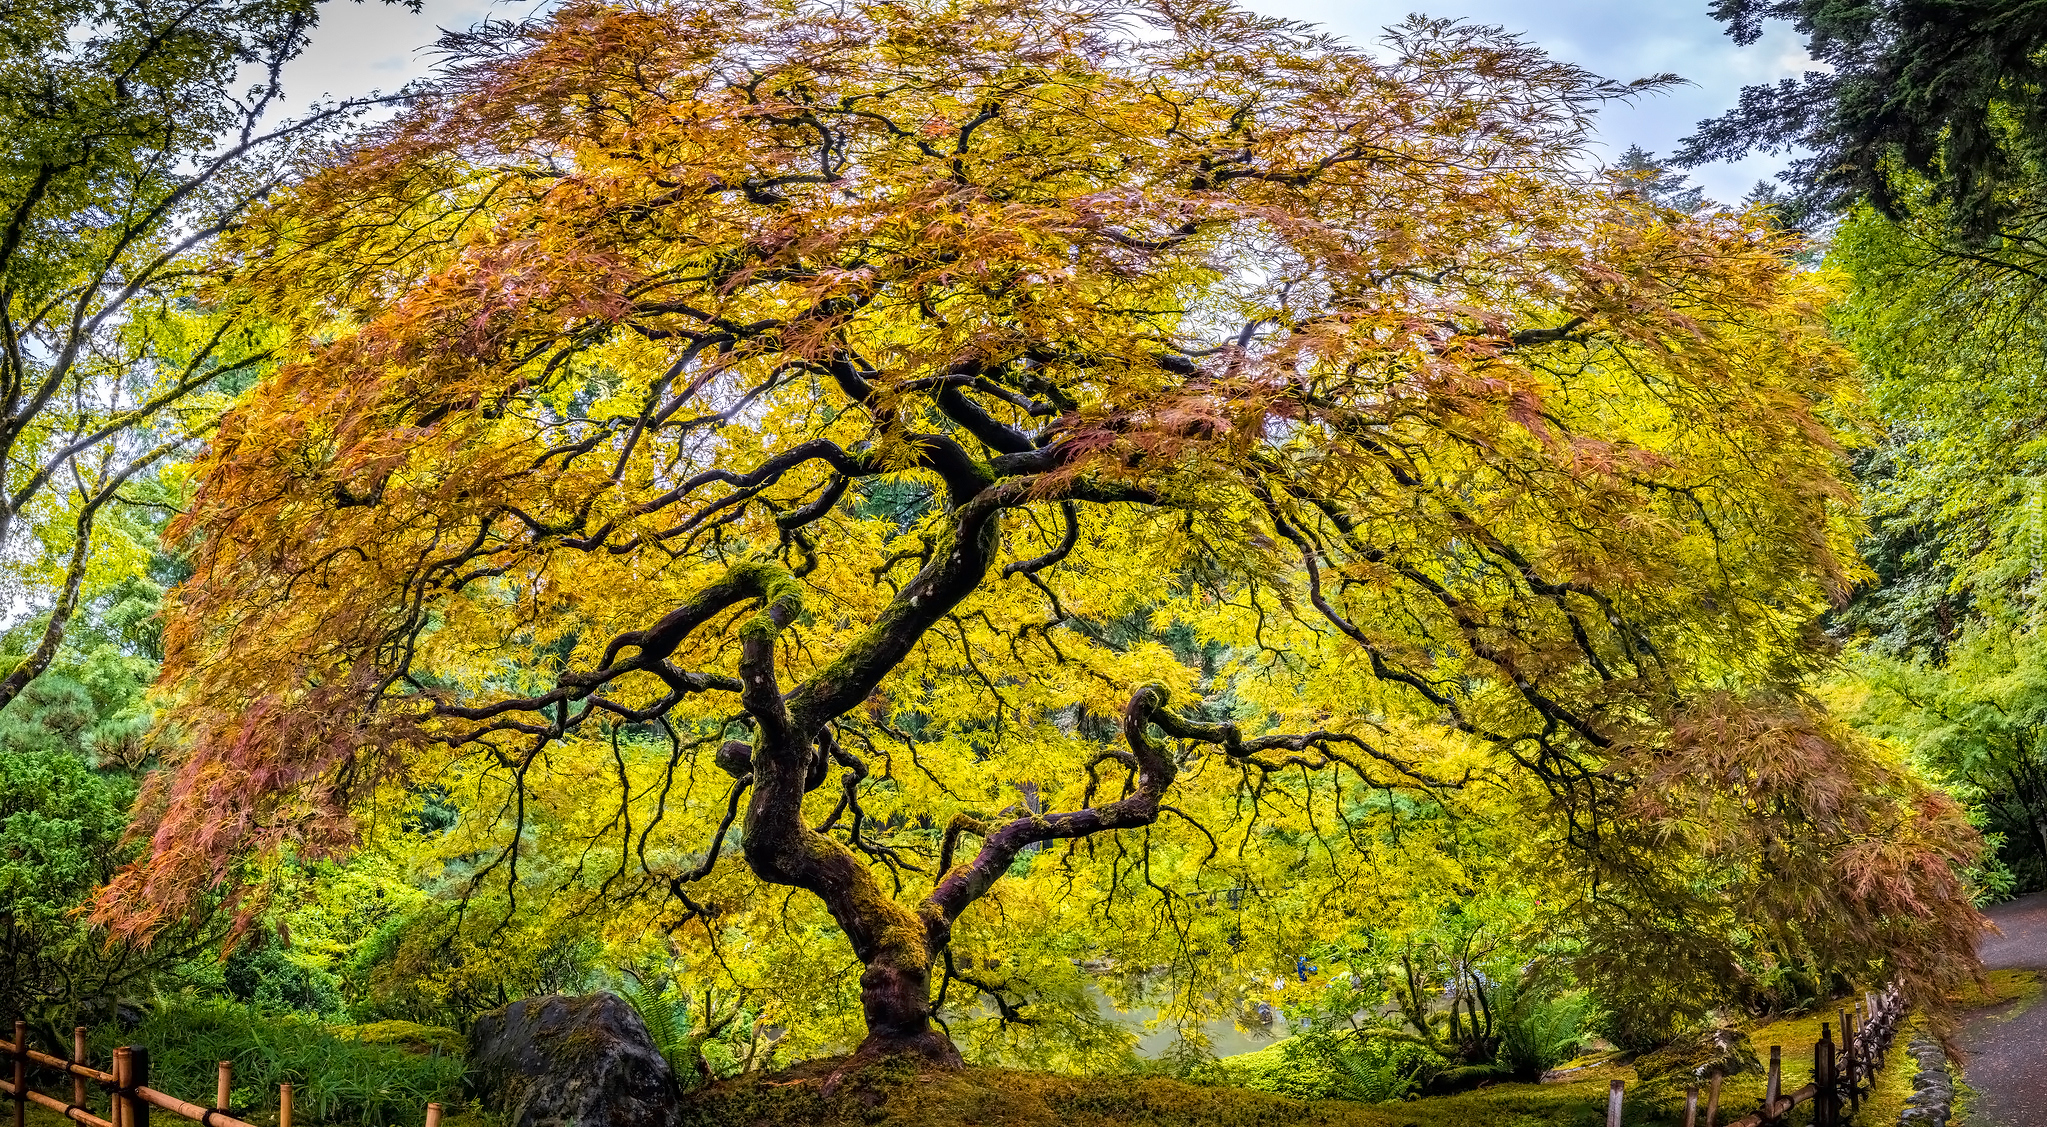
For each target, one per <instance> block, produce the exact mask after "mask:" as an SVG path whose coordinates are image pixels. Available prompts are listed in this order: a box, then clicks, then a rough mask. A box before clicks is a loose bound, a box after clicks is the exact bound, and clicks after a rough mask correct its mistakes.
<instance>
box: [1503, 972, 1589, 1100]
mask: <svg viewBox="0 0 2047 1127" xmlns="http://www.w3.org/2000/svg"><path fill="white" fill-rule="evenodd" d="M1493 1004H1494V1005H1495V1006H1497V1007H1498V1008H1499V1012H1500V1015H1501V1016H1500V1020H1499V1024H1498V1026H1497V1028H1498V1031H1499V1035H1500V1055H1499V1065H1500V1067H1501V1068H1502V1069H1505V1070H1506V1071H1507V1072H1508V1074H1510V1075H1511V1076H1513V1077H1514V1078H1516V1079H1520V1080H1533V1079H1535V1078H1537V1077H1539V1076H1541V1075H1542V1074H1543V1073H1544V1072H1547V1071H1548V1070H1550V1069H1552V1068H1555V1067H1556V1066H1558V1065H1560V1064H1562V1063H1564V1062H1565V1061H1567V1060H1570V1059H1571V1058H1573V1057H1575V1056H1577V1055H1578V1052H1579V1050H1580V1049H1581V1048H1583V1047H1584V1044H1585V1041H1586V1037H1587V1034H1588V1032H1589V1030H1588V1026H1589V1024H1590V1021H1591V1018H1592V1017H1593V1011H1592V999H1591V996H1590V995H1588V994H1586V993H1585V992H1584V991H1582V990H1573V991H1570V992H1567V993H1564V994H1561V995H1554V996H1545V995H1543V994H1540V993H1538V992H1536V991H1534V990H1531V989H1527V988H1525V987H1522V986H1518V985H1516V984H1514V983H1511V982H1503V983H1502V984H1501V985H1500V988H1499V989H1498V990H1497V991H1495V993H1494V1001H1493Z"/></svg>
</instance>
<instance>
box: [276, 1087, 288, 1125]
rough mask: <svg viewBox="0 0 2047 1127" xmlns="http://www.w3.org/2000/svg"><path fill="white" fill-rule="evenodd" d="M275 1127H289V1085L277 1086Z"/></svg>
mask: <svg viewBox="0 0 2047 1127" xmlns="http://www.w3.org/2000/svg"><path fill="white" fill-rule="evenodd" d="M277 1127H291V1085H289V1084H279V1085H278V1086H277Z"/></svg>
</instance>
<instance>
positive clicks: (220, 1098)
mask: <svg viewBox="0 0 2047 1127" xmlns="http://www.w3.org/2000/svg"><path fill="white" fill-rule="evenodd" d="M234 1088H235V1062H233V1061H231V1060H224V1061H221V1062H220V1078H219V1079H218V1080H216V1081H214V1084H213V1106H214V1107H215V1108H216V1109H218V1110H220V1111H226V1110H227V1104H228V1096H229V1095H230V1094H231V1093H233V1092H234Z"/></svg>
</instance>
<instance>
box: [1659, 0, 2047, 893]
mask: <svg viewBox="0 0 2047 1127" xmlns="http://www.w3.org/2000/svg"><path fill="white" fill-rule="evenodd" d="M1715 12H1716V14H1718V15H1720V16H1721V17H1722V18H1724V19H1726V20H1727V21H1728V23H1729V32H1730V34H1732V35H1734V36H1735V38H1737V39H1739V40H1742V41H1744V42H1751V41H1753V40H1755V39H1756V38H1757V37H1758V36H1760V35H1761V34H1762V31H1763V22H1764V21H1765V20H1766V19H1770V18H1783V19H1789V20H1791V21H1792V22H1793V26H1794V29H1795V30H1796V31H1797V32H1798V33H1799V34H1802V35H1804V36H1805V37H1806V39H1807V50H1808V51H1810V52H1811V53H1812V54H1813V56H1814V57H1815V58H1818V59H1821V60H1823V61H1825V62H1827V63H1828V64H1829V65H1830V70H1829V71H1828V72H1827V73H1814V74H1809V75H1807V76H1806V77H1805V78H1804V79H1802V80H1798V81H1791V80H1787V81H1785V82H1783V83H1781V84H1779V85H1778V86H1775V87H1754V88H1750V89H1748V90H1746V91H1744V92H1743V94H1742V97H1741V103H1740V105H1739V106H1738V107H1736V108H1735V109H1734V110H1732V111H1731V112H1729V113H1728V114H1726V115H1724V116H1723V117H1721V118H1719V119H1717V120H1714V121H1709V122H1703V123H1701V125H1700V130H1699V132H1698V134H1697V135H1695V136H1694V137H1692V138H1691V139H1690V140H1689V142H1688V144H1687V146H1686V148H1685V149H1684V150H1683V152H1681V153H1680V154H1679V159H1680V161H1682V162H1687V163H1698V162H1701V161H1705V160H1714V159H1721V158H1726V157H1734V156H1739V155H1742V154H1744V153H1746V152H1749V151H1751V150H1753V149H1765V150H1770V151H1786V150H1792V149H1804V150H1810V152H1809V153H1808V154H1806V155H1802V156H1800V157H1799V158H1798V159H1796V160H1794V161H1793V162H1792V164H1791V166H1790V167H1789V169H1787V171H1786V173H1785V175H1784V178H1785V179H1786V180H1787V181H1789V183H1790V186H1791V189H1792V190H1791V193H1790V196H1791V199H1792V201H1793V203H1794V208H1793V210H1794V211H1799V212H1802V213H1803V218H1802V219H1800V220H1799V221H1800V222H1802V223H1805V224H1807V225H1809V226H1814V227H1819V228H1825V229H1827V230H1828V232H1829V238H1830V242H1831V247H1830V251H1829V254H1830V261H1831V263H1832V264H1833V265H1835V266H1837V267H1839V268H1840V269H1841V270H1842V271H1843V275H1844V278H1845V280H1846V282H1847V286H1846V290H1845V294H1844V299H1845V300H1844V301H1843V302H1842V303H1841V305H1840V306H1839V307H1838V308H1837V309H1836V310H1835V311H1834V314H1833V320H1834V322H1835V324H1836V326H1837V328H1838V330H1839V331H1840V332H1841V334H1842V336H1843V338H1844V340H1845V341H1846V342H1848V343H1849V344H1850V345H1851V346H1852V347H1853V348H1854V349H1855V351H1856V353H1857V354H1858V356H1860V357H1861V359H1862V360H1863V363H1864V364H1865V366H1866V369H1867V383H1868V386H1869V388H1870V392H1871V405H1872V406H1873V408H1874V415H1873V419H1872V422H1874V423H1875V424H1876V426H1875V428H1874V433H1873V434H1872V441H1870V442H1869V443H1868V444H1867V445H1866V446H1865V447H1864V448H1863V449H1862V450H1860V451H1858V453H1857V457H1856V461H1857V471H1858V477H1859V478H1860V479H1861V485H1862V488H1863V492H1864V496H1865V499H1866V503H1867V506H1868V510H1869V514H1870V520H1871V530H1870V536H1869V537H1868V539H1867V540H1866V541H1865V542H1864V546H1863V550H1864V555H1865V557H1866V560H1867V562H1868V563H1869V565H1870V567H1871V569H1872V571H1873V572H1874V576H1873V582H1870V583H1867V584H1866V585H1865V586H1864V588H1863V589H1862V590H1861V591H1859V592H1858V594H1857V596H1856V598H1855V600H1854V601H1853V603H1852V604H1851V605H1850V606H1849V607H1848V608H1847V609H1846V610H1845V612H1844V613H1842V614H1840V615H1839V616H1837V618H1836V619H1835V622H1834V629H1835V632H1836V633H1837V634H1838V635H1840V636H1842V637H1844V638H1846V639H1849V640H1851V641H1852V642H1853V643H1855V644H1856V645H1857V647H1858V649H1859V653H1860V655H1861V657H1860V658H1859V659H1858V660H1859V663H1860V665H1859V672H1858V674H1857V676H1856V677H1854V678H1851V681H1852V682H1853V683H1852V684H1850V685H1848V686H1846V688H1845V691H1846V692H1847V693H1848V694H1849V696H1850V697H1851V698H1852V699H1855V700H1858V701H1860V702H1862V704H1861V706H1860V707H1861V708H1862V709H1863V711H1862V716H1863V718H1864V719H1865V720H1866V722H1867V723H1869V724H1871V725H1874V726H1875V727H1876V728H1877V729H1878V730H1881V731H1883V732H1885V733H1887V734H1890V735H1893V736H1895V737H1897V738H1899V739H1900V740H1901V741H1903V742H1904V743H1905V744H1907V745H1908V746H1911V747H1914V748H1916V749H1918V752H1919V754H1921V755H1922V756H1923V757H1925V758H1924V761H1925V762H1926V763H1927V765H1928V766H1930V767H1931V768H1932V769H1933V770H1934V772H1935V774H1936V775H1937V776H1939V777H1941V778H1943V779H1945V780H1947V781H1949V782H1950V783H1951V784H1952V785H1954V786H1955V787H1956V788H1958V791H1959V792H1960V793H1965V794H1968V795H1970V796H1972V799H1973V800H1974V803H1975V806H1976V810H1977V816H1978V817H1979V819H1980V820H1981V821H1982V822H1983V824H1984V825H1985V827H1986V828H1987V829H1989V830H1990V831H1991V832H1992V833H1993V835H1994V836H1995V839H1996V840H1998V841H1999V842H2000V850H1999V852H2000V858H1999V861H1998V864H2000V865H2002V866H2004V867H2005V868H2006V869H2007V870H2008V872H2007V873H2006V874H2005V878H2004V880H2005V882H2006V887H2008V888H2015V889H2018V890H2028V889H2032V888H2037V887H2041V883H2042V881H2043V880H2047V852H2043V849H2042V841H2041V838H2040V835H2039V834H2038V833H2037V832H2036V830H2035V828H2034V821H2035V819H2036V818H2037V813H2036V811H2037V808H2038V803H2039V800H2038V798H2037V797H2036V796H2035V795H2034V791H2035V790H2036V789H2037V788H2036V785H2035V784H2033V783H2032V782H2030V781H2028V780H2029V779H2030V776H2031V775H2032V773H2034V772H2037V771H2038V770H2040V769H2041V766H2042V764H2043V763H2047V760H2043V758H2042V756H2043V755H2047V748H2041V747H2038V746H2036V744H2037V741H2035V740H2033V739H2032V738H2031V737H2029V736H2027V735H2025V734H2024V733H2025V729H2026V721H2025V719H2024V717H2025V716H2026V715H2029V708H2028V706H2027V705H2026V704H2025V703H2024V698H2025V697H2026V695H2027V694H2026V690H2025V688H2024V686H2026V685H2029V684H2031V683H2032V682H2033V681H2035V680H2037V679H2038V677H2039V676H2040V670H2039V669H2038V668H2036V666H2037V663H2038V662H2039V660H2040V656H2041V655H2040V651H2039V648H2038V646H2037V645H2036V644H2035V643H2034V641H2033V640H2032V639H2033V637H2034V635H2035V634H2036V633H2037V631H2038V627H2039V624H2040V610H2039V605H2040V604H2039V600H2040V598H2041V596H2042V594H2043V591H2042V588H2041V580H2040V575H2041V571H2042V565H2041V560H2042V559H2043V558H2047V547H2043V542H2042V535H2043V528H2047V526H2043V512H2042V506H2043V504H2047V493H2043V488H2042V446H2041V442H2040V436H2041V434H2042V428H2043V425H2047V398H2043V397H2042V395H2041V393H2040V391H2039V388H2040V386H2041V375H2042V372H2043V368H2047V353H2043V351H2042V347H2041V344H2040V341H2041V339H2042V336H2041V328H2042V316H2043V305H2042V297H2043V296H2047V294H2043V290H2042V288H2041V284H2040V279H2041V266H2042V262H2043V259H2042V255H2041V246H2042V244H2041V235H2042V232H2043V222H2047V175H2043V174H2047V165H2043V163H2042V160H2041V157H2042V153H2043V149H2042V144H2043V138H2047V116H2043V103H2042V102H2041V82H2040V77H2041V66H2042V58H2043V52H2047V20H2043V17H2042V15H2041V13H2040V11H2039V10H2038V9H2037V8H2034V7H2032V6H2030V5H2026V4H2019V3H2011V2H2009V0H1982V2H1973V3H1964V4H1948V3H1921V2H1918V0H1886V2H1884V3H1878V4H1870V5H1858V6H1842V5H1834V4H1825V3H1817V2H1809V0H1794V2H1782V3H1749V2H1747V0H1740V2H1730V3H1722V4H1719V5H1716V7H1715ZM1999 662H2008V663H2009V664H2008V665H2006V666H2004V667H1999V666H1998V663H1999ZM2007 706H2010V707H2013V708H2015V709H2017V711H2016V712H2015V713H2014V714H2013V715H2012V716H2010V717H2009V718H2007V721H2005V722H1992V721H1991V717H1992V716H1993V714H1995V713H1996V712H1997V711H1998V710H1999V709H2002V708H2005V707H2007ZM2011 882H2015V883H2011Z"/></svg>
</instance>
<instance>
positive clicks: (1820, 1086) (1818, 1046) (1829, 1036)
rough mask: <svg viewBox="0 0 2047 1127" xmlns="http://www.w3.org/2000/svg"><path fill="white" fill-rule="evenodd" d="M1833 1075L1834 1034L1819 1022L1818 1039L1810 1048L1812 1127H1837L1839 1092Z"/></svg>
mask: <svg viewBox="0 0 2047 1127" xmlns="http://www.w3.org/2000/svg"><path fill="white" fill-rule="evenodd" d="M1835 1080H1836V1077H1835V1075H1834V1034H1833V1031H1832V1030H1830V1029H1828V1028H1827V1023H1826V1022H1824V1021H1823V1022H1820V1039H1819V1040H1818V1041H1815V1042H1813V1046H1812V1083H1813V1087H1814V1089H1815V1091H1814V1092H1813V1109H1812V1121H1813V1127H1838V1125H1839V1123H1840V1121H1841V1090H1840V1088H1839V1087H1837V1086H1836V1083H1835Z"/></svg>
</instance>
